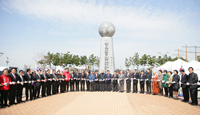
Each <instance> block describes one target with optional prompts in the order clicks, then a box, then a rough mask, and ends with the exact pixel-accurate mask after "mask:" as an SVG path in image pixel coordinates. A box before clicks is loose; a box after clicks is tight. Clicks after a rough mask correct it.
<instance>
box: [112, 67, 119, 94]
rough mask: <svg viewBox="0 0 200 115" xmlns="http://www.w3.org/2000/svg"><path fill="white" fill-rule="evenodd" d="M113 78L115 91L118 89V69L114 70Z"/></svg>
mask: <svg viewBox="0 0 200 115" xmlns="http://www.w3.org/2000/svg"><path fill="white" fill-rule="evenodd" d="M112 79H113V91H116V92H117V91H118V74H117V72H116V71H114V74H113V76H112Z"/></svg>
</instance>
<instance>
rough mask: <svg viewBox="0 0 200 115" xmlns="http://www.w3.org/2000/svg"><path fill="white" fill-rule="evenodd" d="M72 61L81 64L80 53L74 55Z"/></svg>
mask: <svg viewBox="0 0 200 115" xmlns="http://www.w3.org/2000/svg"><path fill="white" fill-rule="evenodd" d="M71 61H72V64H75V65H76V66H78V65H79V64H80V58H79V56H78V55H73V57H72V59H71Z"/></svg>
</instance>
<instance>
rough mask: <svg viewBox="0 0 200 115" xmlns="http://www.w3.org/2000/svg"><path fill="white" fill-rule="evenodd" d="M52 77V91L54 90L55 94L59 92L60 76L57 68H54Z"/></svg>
mask: <svg viewBox="0 0 200 115" xmlns="http://www.w3.org/2000/svg"><path fill="white" fill-rule="evenodd" d="M51 77H52V78H53V82H52V92H53V95H54V94H56V92H57V81H58V78H57V76H56V70H53V73H52V75H51Z"/></svg>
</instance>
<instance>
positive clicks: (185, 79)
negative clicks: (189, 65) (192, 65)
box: [181, 74, 188, 88]
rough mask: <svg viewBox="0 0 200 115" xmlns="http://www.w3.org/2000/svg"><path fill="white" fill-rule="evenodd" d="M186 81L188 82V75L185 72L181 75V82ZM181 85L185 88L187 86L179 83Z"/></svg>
mask: <svg viewBox="0 0 200 115" xmlns="http://www.w3.org/2000/svg"><path fill="white" fill-rule="evenodd" d="M187 82H188V75H187V74H184V75H181V83H187ZM181 87H182V88H186V87H187V86H186V85H184V84H181Z"/></svg>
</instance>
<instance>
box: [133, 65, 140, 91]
mask: <svg viewBox="0 0 200 115" xmlns="http://www.w3.org/2000/svg"><path fill="white" fill-rule="evenodd" d="M138 79H139V74H138V73H137V70H136V69H134V71H133V93H137V92H138Z"/></svg>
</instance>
